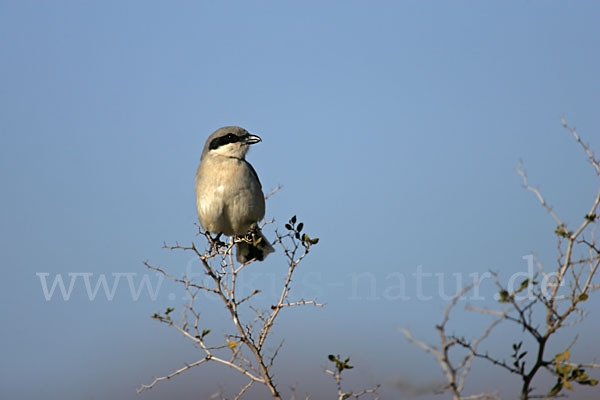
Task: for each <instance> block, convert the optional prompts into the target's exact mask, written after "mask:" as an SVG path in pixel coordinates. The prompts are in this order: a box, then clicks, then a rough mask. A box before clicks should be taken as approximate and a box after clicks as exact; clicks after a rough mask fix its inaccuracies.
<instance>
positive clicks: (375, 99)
mask: <svg viewBox="0 0 600 400" xmlns="http://www.w3.org/2000/svg"><path fill="white" fill-rule="evenodd" d="M599 15H600V5H599V4H598V3H597V2H593V1H579V2H571V3H568V4H567V3H566V2H559V1H547V2H535V1H528V2H473V1H464V2H441V1H423V2H417V1H413V2H385V1H381V2H365V1H345V2H342V1H337V2H336V1H329V2H312V1H308V2H274V1H256V2H239V1H238V2H217V1H197V2H192V1H180V2H169V3H167V2H159V1H144V2H142V1H104V2H88V1H85V2H75V1H52V2H48V1H19V2H17V1H0V52H1V54H2V62H0V76H1V77H2V88H1V90H0V176H1V181H2V185H3V190H2V196H1V197H0V221H1V223H0V251H1V254H2V268H3V271H4V279H2V283H1V284H0V285H1V288H2V290H1V291H0V293H1V295H0V296H2V297H1V302H0V304H1V305H0V311H1V312H2V315H3V323H2V325H1V327H0V337H1V338H2V353H3V356H2V361H0V397H2V398H13V399H17V398H18V399H33V398H39V397H41V396H42V395H43V396H44V397H45V398H49V399H54V398H57V399H58V398H77V399H102V398H119V399H130V398H132V399H133V398H136V399H137V398H144V399H158V398H165V397H173V398H175V397H176V398H181V399H187V398H190V399H191V398H197V397H198V395H200V397H202V398H204V397H206V396H207V395H208V394H210V393H214V392H215V391H216V390H217V388H218V386H217V385H218V384H219V383H220V384H223V385H225V387H228V386H231V387H235V384H237V383H238V381H237V380H236V379H237V377H236V376H235V374H234V373H233V372H231V371H228V370H224V369H218V368H217V369H211V368H210V367H204V368H198V369H196V370H195V371H193V372H190V373H189V374H187V375H186V376H181V377H179V378H177V379H176V380H174V381H170V382H167V383H165V384H163V385H160V386H159V387H157V388H156V389H154V390H152V391H150V392H147V393H145V394H143V395H142V397H138V396H137V395H136V394H135V388H136V387H137V386H138V385H139V384H140V383H147V382H148V381H149V380H150V379H151V377H152V376H154V375H161V374H165V373H168V372H170V371H171V370H172V369H174V368H178V367H180V366H181V365H183V363H185V362H193V361H195V360H196V359H197V358H198V357H200V354H198V353H197V351H196V350H194V349H193V347H192V346H191V345H190V344H189V343H186V342H185V341H184V340H183V338H181V337H180V336H179V335H178V334H177V333H176V332H175V331H174V330H169V329H167V328H166V327H164V326H159V325H158V324H157V323H156V322H155V321H152V320H151V319H150V318H149V316H150V315H151V314H152V313H154V312H155V311H158V310H162V309H164V308H165V307H166V306H169V305H174V306H176V307H177V306H181V305H182V304H183V301H182V300H181V299H180V298H176V299H175V300H172V299H170V298H169V296H168V295H169V294H171V293H178V296H179V292H177V288H175V287H170V286H169V285H168V283H167V282H164V286H162V287H161V289H160V291H159V293H158V295H157V296H156V298H155V299H154V300H153V299H152V298H151V296H149V295H148V294H147V293H146V292H142V293H141V295H140V296H139V298H138V299H137V300H134V299H132V296H131V293H130V291H129V289H128V286H127V276H130V277H131V279H135V284H136V285H138V284H139V281H138V280H139V279H141V277H142V276H143V274H146V273H147V271H146V270H145V269H144V266H143V265H142V261H144V260H148V261H149V262H151V263H153V264H156V265H162V266H165V267H168V268H169V270H170V271H171V272H172V273H175V274H176V273H180V274H181V273H183V272H184V271H185V270H186V268H187V266H188V264H189V263H190V262H191V261H190V257H189V256H187V255H180V254H175V253H170V252H167V251H165V250H162V249H161V245H162V243H163V241H167V242H170V243H172V242H175V241H180V242H184V243H185V242H189V241H190V240H194V239H195V236H194V235H195V227H194V225H193V224H194V223H195V221H196V218H197V217H196V215H195V213H196V211H195V202H194V192H193V177H194V173H195V168H196V167H197V164H198V162H199V158H200V153H201V151H202V147H203V145H204V141H205V139H206V137H207V136H208V135H209V134H210V133H211V132H212V131H214V130H215V129H217V128H218V127H220V126H223V125H232V124H235V125H240V126H243V127H245V128H246V129H248V130H249V131H251V132H252V133H255V134H258V135H259V136H261V137H262V139H263V142H262V143H260V144H258V145H256V146H254V147H253V149H252V151H251V152H250V153H249V155H248V159H249V160H250V161H251V162H252V164H253V165H254V166H255V168H256V170H257V171H258V173H259V176H260V178H261V180H262V183H263V187H264V188H265V189H266V190H270V189H271V188H273V187H275V186H277V185H278V184H281V185H283V189H282V190H281V191H280V192H278V193H277V194H276V195H275V196H273V197H272V198H271V199H270V200H269V201H268V204H267V216H268V217H270V218H275V220H276V224H279V225H281V224H283V223H284V222H285V221H286V220H287V219H288V218H289V217H291V216H292V215H294V214H297V215H298V216H299V217H300V219H302V220H303V221H304V222H305V226H306V229H307V230H308V232H309V233H312V234H314V236H318V237H320V238H321V242H320V243H319V245H318V246H317V247H316V248H315V250H314V252H313V253H312V254H311V255H310V257H309V258H308V259H307V260H306V262H305V263H303V265H302V268H301V269H300V270H299V271H298V276H297V280H296V284H297V286H296V287H295V288H294V290H293V293H294V294H296V295H298V296H307V297H310V296H318V297H319V299H320V300H322V301H324V302H326V303H327V306H326V307H325V308H323V309H312V308H310V309H305V310H291V311H290V312H289V313H288V314H287V315H284V316H282V318H281V321H280V323H279V324H278V325H277V326H276V329H277V330H276V334H277V335H278V336H280V337H286V346H285V348H284V351H283V352H282V354H281V360H280V366H279V369H278V370H277V371H278V372H277V375H278V376H279V377H280V380H281V382H282V383H281V385H282V386H283V387H288V386H289V385H292V384H294V383H295V382H297V383H298V388H299V391H300V392H301V393H303V392H305V391H309V392H311V393H312V394H313V398H315V399H320V398H328V396H330V395H331V394H332V393H333V391H334V386H333V384H332V382H331V381H330V380H328V377H327V376H325V375H324V374H323V373H322V372H321V366H322V365H324V364H325V363H326V355H327V354H329V353H341V354H344V355H349V356H351V357H352V360H353V361H354V362H355V364H356V366H357V367H356V368H355V369H354V370H353V371H351V374H352V375H349V376H350V377H351V378H352V379H351V382H352V381H353V382H355V383H356V384H357V385H363V384H365V385H367V384H372V383H382V384H384V389H383V390H384V392H385V393H386V394H387V396H388V398H394V397H398V396H400V395H402V392H399V391H397V390H396V389H394V388H393V385H392V384H391V382H394V381H395V380H396V379H399V378H401V379H403V380H408V381H411V382H421V383H423V384H427V383H428V382H431V381H435V380H440V379H441V375H440V374H439V372H438V370H437V369H436V365H435V364H434V363H433V362H432V361H431V360H430V359H429V357H428V356H427V355H425V354H424V353H422V352H421V351H420V350H419V349H416V348H415V347H414V346H412V345H410V344H408V343H406V341H405V340H404V339H403V338H402V337H401V335H400V334H399V332H398V331H397V329H396V328H397V327H406V328H410V329H411V330H412V331H413V334H414V335H415V336H418V337H421V338H423V339H425V340H431V341H433V340H435V332H434V329H433V327H434V325H435V324H436V323H438V321H439V319H440V318H441V315H442V310H443V308H444V307H445V304H446V301H445V300H444V299H443V298H442V297H441V296H440V295H439V288H438V281H440V279H441V282H442V284H443V286H444V288H445V289H446V291H447V293H451V292H452V290H453V289H452V288H453V287H454V286H455V283H454V282H455V281H454V278H453V276H452V274H453V273H458V274H461V276H463V277H465V278H466V277H467V276H468V274H471V273H484V272H485V271H488V270H489V269H493V270H497V271H500V273H501V277H504V278H505V279H508V278H509V277H510V275H511V274H514V273H516V272H520V271H526V267H527V263H526V261H525V260H523V258H522V257H523V256H526V255H527V254H530V253H531V252H532V251H534V252H535V253H536V254H537V255H538V257H539V258H540V260H542V261H543V262H544V263H545V265H548V266H550V265H552V263H553V261H554V259H555V238H554V234H553V230H554V223H553V221H552V220H551V219H550V218H549V216H548V215H547V214H546V213H545V212H544V211H543V209H542V208H541V207H540V206H539V205H538V204H537V203H536V200H535V198H534V197H533V196H532V195H531V194H530V193H527V192H525V191H524V190H523V189H522V188H521V186H520V185H521V182H520V180H519V177H518V176H517V174H516V173H515V172H514V168H515V167H516V166H517V163H518V160H519V159H523V161H524V163H525V169H526V170H527V171H528V173H529V177H530V179H531V181H532V183H533V184H535V185H539V187H540V188H541V189H542V190H543V192H544V194H545V195H546V197H547V198H548V200H549V202H550V203H551V204H552V205H554V206H555V209H556V210H557V212H558V213H559V214H560V215H561V216H563V217H564V219H565V220H567V221H569V222H571V223H572V224H575V223H576V222H577V221H578V218H581V217H582V216H583V215H584V214H585V213H586V212H587V211H588V209H589V206H590V201H591V199H592V196H593V195H594V194H595V191H596V190H597V188H598V180H597V177H595V176H594V173H593V170H592V169H591V167H590V166H589V164H588V163H587V162H586V159H585V157H584V154H583V153H582V152H581V151H580V149H579V148H578V147H577V145H576V143H575V142H574V141H573V140H572V138H570V137H569V134H568V132H567V131H565V130H564V129H563V128H562V127H561V125H560V115H561V114H563V113H564V114H565V116H566V118H567V120H568V122H569V123H570V124H572V125H574V126H576V127H577V128H578V130H579V132H580V134H581V135H582V136H583V137H584V139H585V140H586V141H587V142H589V143H590V144H591V146H592V148H595V149H596V151H600V135H599V134H598V132H600V118H599V113H598V110H599V109H600V108H599V106H600V79H598V71H600V52H599V51H598V49H600V27H599V26H598V23H597V21H598V16H599ZM270 234H271V235H272V231H271V232H270ZM252 268H253V269H254V270H252V271H250V273H249V275H248V282H249V283H248V285H249V287H251V286H252V285H257V286H259V287H261V288H263V289H267V290H265V296H266V297H267V298H268V296H269V295H270V294H272V291H270V290H268V289H269V288H270V286H269V285H270V282H271V280H273V279H278V278H280V276H281V274H282V269H283V268H284V264H283V257H282V255H281V254H274V255H273V256H271V257H270V258H269V259H268V260H267V261H266V262H264V263H262V264H256V265H253V266H252ZM419 268H421V271H425V272H426V273H432V274H434V273H438V274H444V275H439V276H441V277H442V278H440V279H437V276H432V277H431V278H428V279H427V280H425V281H424V286H423V291H424V294H425V295H431V296H432V299H431V300H419V299H418V298H417V292H416V288H415V286H414V285H415V278H414V276H413V275H412V274H414V273H416V272H417V271H418V270H419ZM37 273H48V274H49V275H48V278H47V279H48V282H51V279H53V278H54V277H56V276H57V274H60V276H63V277H64V279H65V280H66V281H67V282H68V279H69V275H68V273H80V274H86V273H87V274H89V273H92V274H93V275H92V276H91V278H90V279H91V280H92V283H95V282H96V279H97V278H98V277H99V276H100V275H101V274H105V276H107V278H109V279H112V277H113V276H114V275H113V274H130V275H123V277H122V278H121V279H122V280H123V281H122V282H121V285H120V286H118V288H117V290H116V292H115V296H114V298H113V299H112V300H110V301H109V300H107V299H106V297H105V296H103V293H102V292H100V294H98V296H97V298H96V299H95V300H93V301H90V300H89V298H88V296H87V294H86V290H85V286H84V285H83V275H80V277H79V278H78V279H79V281H76V283H75V284H74V288H73V293H72V295H71V297H70V298H69V300H68V301H65V300H63V299H62V298H61V296H59V295H57V294H55V295H54V297H52V298H51V299H50V300H49V301H47V300H46V299H45V296H44V292H43V289H42V284H41V280H40V277H39V276H37V275H36V274H37ZM133 273H136V274H137V275H135V276H133V275H131V274H133ZM364 273H367V274H368V276H366V277H365V276H364V275H361V274H364ZM398 274H400V275H402V276H403V277H404V278H405V279H406V282H407V285H406V291H405V297H406V299H401V298H395V299H391V298H390V296H391V293H392V292H390V290H392V289H393V288H392V289H390V287H392V286H393V285H398V283H397V281H395V280H394V279H395V278H394V277H395V276H398ZM88 276H89V275H88ZM148 276H149V279H150V280H151V281H152V282H153V283H154V282H155V280H156V277H155V276H154V275H151V274H149V275H148ZM484 289H485V286H483V287H482V293H483V292H484ZM487 289H488V290H489V291H490V292H488V294H489V293H491V290H492V288H491V286H489V287H487ZM386 290H387V291H386ZM57 293H58V292H57ZM391 297H393V296H391ZM265 301H267V300H265ZM486 301H489V302H490V304H491V303H493V301H492V300H490V298H489V296H488V297H487V298H486ZM484 303H485V301H484ZM594 305H595V307H596V309H597V306H598V304H597V302H596V303H590V310H591V311H592V312H591V314H590V317H589V321H588V322H586V324H585V325H581V326H580V327H578V328H575V329H574V330H572V331H571V332H570V334H571V335H573V334H575V333H578V332H579V333H580V338H579V346H580V349H581V350H580V353H578V354H579V355H581V356H582V357H583V356H588V355H590V351H589V349H590V348H592V347H591V346H594V345H593V344H592V343H595V342H594V341H593V339H594V336H596V335H592V334H591V333H592V332H596V333H597V332H599V331H600V323H599V322H598V318H597V315H596V314H595V313H594V311H593V310H594ZM222 311H223V310H222V309H221V308H219V306H218V305H217V303H215V302H213V303H210V302H208V303H207V306H206V311H205V312H204V314H205V315H206V317H207V319H208V320H209V321H210V322H212V323H213V325H211V327H213V328H214V329H215V330H216V331H218V330H219V329H224V326H225V325H224V322H223V321H221V320H219V315H221V312H222ZM460 318H464V319H461V320H459V321H457V325H456V329H457V331H460V329H461V328H462V329H466V332H469V331H470V330H476V329H477V328H481V327H482V326H484V325H485V323H486V322H487V321H486V320H485V319H482V318H474V317H473V316H470V315H468V314H465V315H462V314H461V317H460ZM219 324H222V326H221V325H219ZM511 334H512V333H511ZM571 338H572V336H569V335H566V336H564V337H561V338H559V341H558V342H557V344H556V349H560V346H561V345H563V344H564V343H568V342H569V341H570V340H571ZM501 339H503V338H502V337H496V338H494V337H492V338H490V346H491V348H492V349H498V350H499V351H501V350H502V349H503V348H504V347H502V346H505V347H507V346H509V345H510V344H506V341H502V340H501ZM593 348H597V346H596V347H593ZM553 349H554V348H553ZM586 349H587V350H586ZM575 354H577V352H576V351H575ZM591 355H592V356H595V357H598V356H600V354H591ZM482 366H483V365H482ZM476 373H477V374H478V375H476V376H477V377H478V378H479V379H478V380H476V381H474V382H471V385H473V389H474V390H476V389H478V388H482V387H487V388H489V387H492V386H494V387H495V386H498V385H500V384H504V382H507V383H514V382H515V381H514V380H512V379H513V378H511V377H506V378H502V379H501V380H499V378H498V376H497V375H495V373H496V371H495V370H492V369H489V368H488V369H486V368H481V371H477V372H476ZM351 382H350V383H351ZM581 393H585V392H581ZM254 395H255V396H257V398H261V392H256V393H255V394H254Z"/></svg>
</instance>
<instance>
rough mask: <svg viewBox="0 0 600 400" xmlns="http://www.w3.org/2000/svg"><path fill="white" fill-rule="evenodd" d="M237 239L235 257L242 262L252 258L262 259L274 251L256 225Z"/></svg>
mask: <svg viewBox="0 0 600 400" xmlns="http://www.w3.org/2000/svg"><path fill="white" fill-rule="evenodd" d="M239 239H240V241H238V242H237V244H236V247H237V251H236V259H237V260H238V262H240V263H242V264H245V263H247V262H248V261H250V260H253V259H256V260H258V261H262V260H264V259H265V258H267V256H268V255H269V254H271V253H273V252H274V251H275V249H274V248H273V246H271V243H269V240H268V239H267V238H266V237H265V236H264V235H263V233H262V232H261V230H260V228H259V227H257V226H255V227H254V228H252V229H251V230H250V231H249V232H248V234H247V235H246V236H245V237H242V238H239Z"/></svg>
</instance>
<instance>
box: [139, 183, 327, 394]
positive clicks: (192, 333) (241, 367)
mask: <svg viewBox="0 0 600 400" xmlns="http://www.w3.org/2000/svg"><path fill="white" fill-rule="evenodd" d="M278 189H279V186H278V187H277V188H275V189H274V190H273V191H272V192H271V193H270V194H269V195H268V196H270V195H271V194H273V193H274V192H276V191H277V190H278ZM292 221H293V222H292ZM288 227H289V228H288ZM286 228H288V231H289V232H288V233H286V234H279V233H278V232H277V231H276V235H277V238H276V240H275V243H278V244H279V245H280V246H281V248H282V250H283V252H284V254H285V256H286V260H287V264H288V271H287V276H286V278H285V281H284V283H283V288H282V291H281V294H280V295H279V296H278V297H277V299H276V302H275V304H273V305H272V306H271V307H270V309H268V310H260V309H259V308H257V307H255V306H253V305H252V304H251V301H252V299H253V297H254V296H256V295H258V294H259V293H261V291H260V290H259V289H255V290H254V291H253V292H252V293H250V294H249V295H245V296H244V295H242V294H241V293H240V292H239V291H238V290H237V281H238V278H239V276H240V274H241V273H242V271H243V270H244V269H245V268H247V267H248V266H249V265H251V264H252V263H253V262H252V261H250V262H248V263H245V264H241V265H237V264H236V263H235V262H234V257H233V248H234V246H235V243H236V241H237V240H239V239H237V238H231V239H230V240H229V243H223V242H221V241H220V240H218V239H216V238H212V237H211V236H210V235H209V234H208V233H206V232H202V231H201V230H200V231H199V234H200V235H201V236H204V237H205V238H206V239H207V249H206V251H204V252H202V251H200V250H199V249H198V247H197V246H196V244H195V243H191V245H189V246H181V245H179V244H178V243H176V244H175V245H174V246H167V245H166V244H165V245H164V247H165V248H167V249H171V250H182V251H188V252H192V253H193V254H194V255H195V256H197V257H198V259H199V260H200V263H201V265H202V268H203V270H204V273H205V275H206V276H208V283H206V282H202V283H198V282H194V281H193V280H191V279H190V278H188V277H186V276H183V277H182V278H178V277H176V276H173V275H171V274H169V273H167V272H166V271H165V270H164V269H162V268H160V267H155V266H152V265H150V264H148V263H147V262H145V263H144V265H146V267H147V268H149V269H152V270H154V271H157V272H159V273H161V274H163V275H164V276H165V277H166V278H169V279H171V280H172V281H174V282H176V283H179V284H181V285H183V287H184V290H185V291H186V293H187V295H188V298H189V301H188V303H187V304H186V305H185V306H184V311H183V313H182V321H180V322H175V321H174V320H173V319H172V318H171V315H170V313H171V312H172V311H173V310H174V309H173V308H167V310H166V311H165V312H164V313H156V314H154V316H153V318H155V319H157V320H158V321H159V322H161V323H165V324H167V325H169V326H172V327H174V328H175V329H176V330H177V331H179V332H180V333H181V334H182V335H184V336H185V337H186V338H188V339H189V340H191V341H192V342H193V343H194V344H195V345H197V346H198V347H199V349H200V350H202V352H203V353H204V356H203V357H202V358H201V359H200V360H198V361H196V362H194V363H191V364H187V365H185V366H184V367H182V368H180V369H177V370H175V371H173V372H172V373H171V374H169V375H166V376H162V377H158V378H155V379H154V380H153V381H152V382H151V383H150V384H147V385H146V384H144V385H141V386H140V388H139V389H138V393H139V392H142V391H144V390H146V389H150V388H152V387H154V386H155V385H156V384H157V383H159V382H160V381H163V380H167V379H171V378H172V377H174V376H176V375H179V374H181V373H183V372H185V371H187V370H189V369H191V368H194V367H196V366H198V365H200V364H203V363H206V362H209V361H213V362H217V363H220V364H223V365H226V366H228V367H230V368H232V369H234V370H236V371H237V372H239V373H241V374H243V375H244V376H246V377H247V378H249V381H248V383H247V384H246V385H245V386H243V387H242V388H241V389H240V391H239V392H238V393H237V395H236V396H235V397H234V398H235V399H239V398H241V397H242V396H243V394H244V393H245V392H246V391H247V390H248V389H249V388H250V387H251V386H252V385H253V384H254V383H260V384H263V385H265V386H266V387H267V388H268V390H269V391H270V394H271V396H272V397H273V398H274V399H280V398H281V396H280V393H279V391H278V390H277V387H276V384H275V381H274V380H273V373H272V367H273V363H274V361H275V358H276V357H277V354H278V353H279V350H280V348H281V346H282V345H283V342H282V343H280V344H279V346H277V347H276V348H275V350H274V351H273V352H272V354H267V352H266V351H265V349H264V345H265V343H266V341H267V339H268V337H269V334H270V333H271V332H272V328H273V324H274V322H275V320H276V318H277V316H278V315H279V313H280V311H281V310H282V309H283V308H285V307H294V306H303V305H313V306H322V304H320V303H318V302H317V301H316V299H315V300H309V301H306V300H304V299H300V300H296V301H290V300H289V291H290V284H291V281H292V276H293V274H294V271H295V270H296V268H297V267H298V265H299V263H300V262H301V261H302V260H303V259H304V257H306V255H308V253H309V249H310V247H311V246H312V245H314V244H316V243H317V242H318V239H316V238H314V239H311V238H310V237H308V235H306V233H304V234H303V235H302V236H301V231H302V228H303V224H302V223H299V224H298V225H296V217H293V218H292V220H290V223H289V224H286ZM200 292H207V293H208V294H210V295H213V296H217V297H218V298H219V299H220V300H221V302H222V303H223V304H224V305H225V308H226V309H227V312H228V314H229V317H230V319H231V322H232V324H233V326H232V328H233V330H232V331H231V332H230V333H228V334H225V336H224V339H223V341H219V340H216V344H211V345H209V342H213V341H214V339H213V340H210V339H209V338H212V336H210V337H209V334H210V332H211V331H210V329H207V328H201V318H200V312H199V311H197V306H196V304H195V303H196V301H197V300H198V293H200ZM252 315H254V317H252ZM220 396H222V394H221V395H220Z"/></svg>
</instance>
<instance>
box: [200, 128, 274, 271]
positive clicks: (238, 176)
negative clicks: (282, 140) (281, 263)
mask: <svg viewBox="0 0 600 400" xmlns="http://www.w3.org/2000/svg"><path fill="white" fill-rule="evenodd" d="M260 141H261V139H260V138H259V137H258V136H255V135H251V134H249V133H248V132H247V131H246V130H245V129H243V128H240V127H238V126H226V127H223V128H220V129H217V130H216V131H215V132H214V133H213V134H212V135H210V136H209V137H208V139H207V140H206V144H205V145H204V150H203V151H202V157H201V159H200V165H199V166H198V171H197V172H196V206H197V209H198V219H199V220H200V224H201V225H202V227H203V228H204V229H205V230H207V231H208V232H210V233H216V234H219V233H222V234H225V235H227V236H245V235H246V234H248V233H249V232H251V235H250V238H254V240H251V241H253V242H254V243H255V244H254V245H253V244H250V243H246V242H241V243H238V245H237V251H236V257H237V259H238V261H239V262H242V263H244V262H247V261H249V260H250V259H252V258H256V259H258V260H261V261H262V260H263V259H264V258H265V257H266V256H267V255H268V254H269V253H272V252H273V251H274V249H273V247H272V246H271V245H270V243H269V242H268V240H267V239H266V238H265V237H264V236H263V235H262V232H261V231H260V229H259V228H258V222H259V221H260V220H262V219H263V218H264V216H265V198H264V194H263V192H262V186H261V184H260V181H259V179H258V175H257V174H256V171H255V170H254V168H253V167H252V165H250V163H248V161H246V159H245V157H246V153H247V152H248V149H249V146H250V145H251V144H254V143H258V142H260Z"/></svg>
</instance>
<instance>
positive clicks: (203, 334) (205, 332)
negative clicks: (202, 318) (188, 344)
mask: <svg viewBox="0 0 600 400" xmlns="http://www.w3.org/2000/svg"><path fill="white" fill-rule="evenodd" d="M209 333H210V329H203V330H202V338H204V336H206V335H208V334H209Z"/></svg>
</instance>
